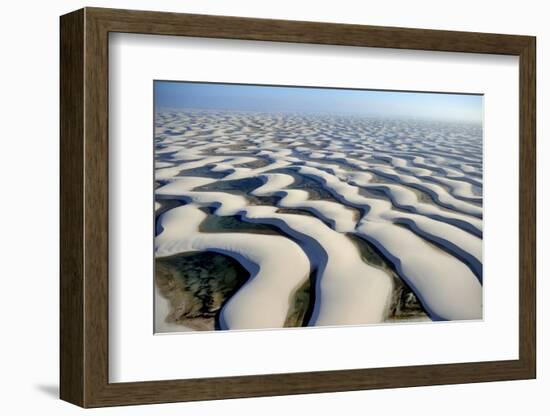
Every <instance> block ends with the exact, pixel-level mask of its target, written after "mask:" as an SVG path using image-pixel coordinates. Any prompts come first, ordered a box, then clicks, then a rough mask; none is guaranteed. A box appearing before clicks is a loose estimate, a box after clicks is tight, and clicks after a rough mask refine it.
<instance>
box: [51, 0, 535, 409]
mask: <svg viewBox="0 0 550 416" xmlns="http://www.w3.org/2000/svg"><path fill="white" fill-rule="evenodd" d="M60 27H61V45H60V46H61V50H60V53H61V92H60V94H61V95H60V101H61V104H60V105H61V121H60V123H61V157H60V159H61V179H60V181H61V182H60V186H61V201H60V203H61V215H60V217H61V218H60V221H61V231H60V232H61V242H60V244H61V246H60V253H61V255H60V262H61V267H60V278H61V284H60V296H61V303H60V312H61V313H60V343H61V347H60V360H61V364H60V365H61V368H60V373H61V374H60V376H61V377H60V378H61V381H60V384H61V385H60V396H61V398H62V399H63V400H66V401H68V402H71V403H74V404H77V405H79V406H83V407H99V406H113V405H129V404H145V403H162V402H176V401H191V400H211V399H225V398H236V397H255V396H269V395H285V394H301V393H319V392H337V391H351V390H363V389H375V388H397V387H408V386H422V385H439V384H453V383H473V382H486V381H498V380H518V379H529V378H535V377H536V333H535V330H536V328H535V319H536V317H535V311H536V305H535V300H536V299H535V283H536V276H535V264H536V258H535V256H536V254H535V253H536V251H535V249H536V235H535V232H536V206H535V203H536V190H535V188H536V186H535V185H536V178H535V171H536V169H535V160H536V150H535V124H536V119H535V106H536V97H535V73H536V71H535V62H536V58H535V50H536V47H535V45H536V43H535V38H534V37H530V36H516V35H500V34H486V33H469V32H451V31H436V30H421V29H403V28H393V27H376V26H360V25H347V24H328V23H314V22H297V21H285V20H267V19H252V18H240V17H225V16H207V15H190V14H176V13H161V12H146V11H130V10H114V9H99V8H85V9H81V10H78V11H75V12H72V13H69V14H67V15H64V16H62V17H61V22H60ZM110 32H126V33H142V34H151V35H176V36H177V35H180V36H194V37H206V38H226V39H247V40H262V41H277V42H298V43H312V44H330V45H347V46H368V47H381V48H382V47H383V48H399V49H417V50H431V51H449V52H469V53H483V54H503V55H516V56H519V66H520V80H519V85H520V95H519V97H520V99H519V109H518V111H519V120H520V128H519V137H520V140H519V148H518V151H519V155H520V181H519V183H520V185H519V195H520V199H519V201H520V206H519V212H520V215H519V218H520V220H519V221H520V223H519V235H520V246H519V247H520V249H519V260H520V261H519V270H518V273H519V359H518V360H508V361H491V362H472V363H460V364H444V365H419V366H405V367H391V368H371V369H356V370H339V371H323V372H306V373H289V374H266V375H254V376H238V377H219V378H203V379H187V380H186V379H182V380H170V381H147V382H135V383H109V380H108V279H109V277H108V221H109V218H108V154H107V152H108V140H109V138H108V80H109V77H108V65H109V63H108V35H109V33H110Z"/></svg>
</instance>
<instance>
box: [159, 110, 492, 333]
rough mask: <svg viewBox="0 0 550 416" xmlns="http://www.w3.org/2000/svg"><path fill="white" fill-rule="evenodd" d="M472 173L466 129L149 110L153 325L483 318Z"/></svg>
mask: <svg viewBox="0 0 550 416" xmlns="http://www.w3.org/2000/svg"><path fill="white" fill-rule="evenodd" d="M482 171H483V166H482V130H481V126H479V125H475V124H459V123H454V124H452V123H442V122H420V121H418V122H415V121H402V120H389V119H386V120H382V119H368V118H360V117H351V116H348V117H344V116H313V115H277V114H258V113H244V112H241V113H239V112H219V111H184V112H160V113H157V114H156V123H155V186H156V188H155V209H156V236H155V257H156V258H157V280H156V281H157V291H156V298H155V299H156V312H155V314H156V316H155V322H156V324H155V325H156V331H157V332H178V331H188V330H214V329H259V328H281V327H291V326H294V327H295V326H323V325H332V326H333V325H364V324H376V323H395V322H409V321H429V320H433V321H440V320H470V319H481V318H482V281H483V279H482V277H483V276H482V275H483V269H482V233H483V227H482V225H483V224H482V213H483V208H482V202H483V197H482ZM201 253H202V254H201ZM208 253H211V254H210V256H211V258H212V259H215V260H216V265H217V266H216V267H212V265H210V264H209V260H208V259H209V258H210V257H209V255H208ZM199 254H200V255H199ZM174 256H179V257H177V259H178V261H177V262H172V263H167V261H165V260H163V259H173V258H175V257H174ZM219 256H223V257H219ZM188 258H189V261H188V260H187V259H188ZM225 259H227V260H225ZM161 261H162V273H160V272H159V270H160V269H159V268H158V267H159V264H160V263H159V262H161ZM168 264H170V267H172V268H171V269H168V266H167V265H168ZM225 264H227V265H228V266H227V267H231V268H232V269H231V270H230V271H229V272H226V273H222V272H220V271H219V270H222V271H223V267H225V266H224V265H225ZM174 265H176V266H174ZM235 265H237V266H235ZM174 267H176V269H174ZM178 267H179V268H180V270H179V271H178V269H177V268H178ZM167 270H168V271H167ZM215 270H218V271H217V272H214V271H215ZM213 273H214V274H215V275H213ZM159 274H162V281H161V280H159V278H160V277H159ZM229 275H230V277H231V278H229V277H227V276H229ZM224 276H225V277H224ZM201 279H202V280H201ZM203 281H207V282H208V283H201V282H203ZM200 311H205V312H204V316H201V314H200V313H201V312H200ZM174 317H176V318H177V319H176V318H174Z"/></svg>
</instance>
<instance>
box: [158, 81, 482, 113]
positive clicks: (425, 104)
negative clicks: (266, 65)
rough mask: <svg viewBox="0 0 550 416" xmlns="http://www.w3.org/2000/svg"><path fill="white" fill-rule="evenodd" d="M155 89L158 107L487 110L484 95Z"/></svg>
mask: <svg viewBox="0 0 550 416" xmlns="http://www.w3.org/2000/svg"><path fill="white" fill-rule="evenodd" d="M154 93H155V107H156V109H157V110H162V109H167V108H170V109H208V110H236V111H258V112H292V113H295V112H303V113H333V114H358V115H365V116H372V117H394V118H422V119H436V120H450V121H468V122H472V121H476V122H479V121H481V119H482V114H483V97H482V96H481V95H465V94H434V93H417V92H394V91H373V90H346V89H335V88H303V87H267V86H257V85H234V84H209V83H191V82H171V81H155V83H154Z"/></svg>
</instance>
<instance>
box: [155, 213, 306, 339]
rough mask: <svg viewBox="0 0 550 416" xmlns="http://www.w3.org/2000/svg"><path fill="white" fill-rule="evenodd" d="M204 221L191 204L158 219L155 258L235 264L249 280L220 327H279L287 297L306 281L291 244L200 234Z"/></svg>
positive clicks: (281, 240) (236, 235)
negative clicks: (215, 257)
mask: <svg viewBox="0 0 550 416" xmlns="http://www.w3.org/2000/svg"><path fill="white" fill-rule="evenodd" d="M206 215H207V214H205V213H204V212H202V211H201V210H199V209H198V206H197V205H194V204H188V205H185V206H181V207H177V208H173V209H171V210H169V211H168V212H166V213H164V214H162V215H161V217H160V219H159V225H160V227H161V229H162V232H161V233H160V234H159V235H158V236H157V237H156V239H155V255H156V256H157V257H164V256H170V255H174V254H178V253H186V252H193V251H216V252H219V253H223V254H227V255H229V256H231V257H233V258H235V259H236V260H238V261H239V262H240V263H241V264H242V265H243V266H244V267H246V269H247V270H248V271H249V273H250V274H251V278H250V279H249V280H248V282H247V283H246V284H245V285H244V286H243V287H242V288H241V289H240V290H239V291H238V292H237V293H236V294H235V295H234V296H233V297H232V298H231V299H230V300H229V302H228V303H226V304H225V306H224V307H223V309H222V312H221V317H220V323H221V325H222V327H224V328H227V329H251V328H252V329H253V328H277V327H282V326H283V324H284V322H285V318H286V316H287V312H288V307H289V300H290V296H291V294H292V292H293V291H294V290H295V289H296V288H297V287H298V286H300V285H301V284H303V283H304V281H305V280H306V279H308V277H309V271H310V267H309V261H308V258H307V256H306V255H305V254H304V252H303V251H302V250H301V249H300V247H299V246H298V245H297V244H296V243H294V242H293V241H291V240H289V239H287V238H284V237H280V236H272V235H258V234H246V233H201V232H199V231H198V227H199V224H200V223H201V222H202V221H203V220H204V219H205V218H206ZM260 311H261V312H260Z"/></svg>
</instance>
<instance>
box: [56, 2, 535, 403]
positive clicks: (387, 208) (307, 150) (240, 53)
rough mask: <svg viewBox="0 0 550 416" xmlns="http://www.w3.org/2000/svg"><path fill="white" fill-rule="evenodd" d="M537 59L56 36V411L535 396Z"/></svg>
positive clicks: (433, 42) (514, 45)
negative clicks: (513, 388) (310, 396)
mask: <svg viewBox="0 0 550 416" xmlns="http://www.w3.org/2000/svg"><path fill="white" fill-rule="evenodd" d="M535 49H536V48H535V38H534V37H530V36H518V35H500V34H485V33H467V32H451V31H435V30H421V29H404V28H390V27H375V26H360V25H344V24H327V23H315V22H296V21H283V20H267V19H251V18H240V17H226V16H206V15H189V14H176V13H159V12H146V11H129V10H113V9H98V8H85V9H82V10H78V11H75V12H73V13H70V14H68V15H65V16H62V17H61V276H60V278H61V305H60V315H61V316H60V322H61V334H60V335H61V352H60V355H61V368H60V370H61V388H60V395H61V398H62V399H63V400H66V401H69V402H71V403H75V404H77V405H80V406H83V407H100V406H111V405H126V404H145V403H161V402H175V401H190V400H210V399H222V398H235V397H257V396H266V395H283V394H299V393H316V392H335V391H348V390H361V389H373V388H396V387H407V386H420V385H434V384H453V383H469V382H483V381H499V380H514V379H528V378H534V377H535V376H536V333H535V310H536V307H535V282H536V277H535V242H536V236H535V219H536V212H535V200H536V194H535V160H536V152H535V107H536V97H535Z"/></svg>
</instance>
